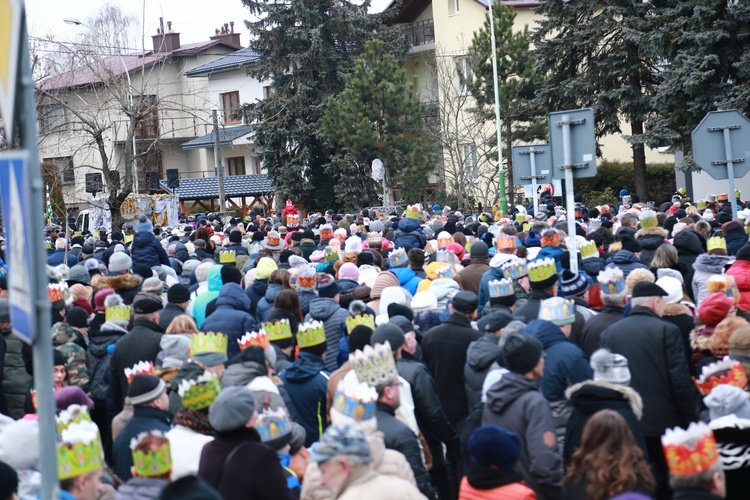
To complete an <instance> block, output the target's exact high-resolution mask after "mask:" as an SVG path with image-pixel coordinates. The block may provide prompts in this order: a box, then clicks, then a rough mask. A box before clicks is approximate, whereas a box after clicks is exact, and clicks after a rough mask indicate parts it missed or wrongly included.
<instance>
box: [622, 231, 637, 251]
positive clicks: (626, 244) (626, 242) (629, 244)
mask: <svg viewBox="0 0 750 500" xmlns="http://www.w3.org/2000/svg"><path fill="white" fill-rule="evenodd" d="M620 241H621V242H622V249H623V250H627V251H629V252H633V253H638V252H640V251H641V250H642V248H641V244H640V243H638V241H637V240H636V239H635V237H634V236H633V235H632V234H630V233H629V232H625V233H624V234H623V235H622V236H621V238H620Z"/></svg>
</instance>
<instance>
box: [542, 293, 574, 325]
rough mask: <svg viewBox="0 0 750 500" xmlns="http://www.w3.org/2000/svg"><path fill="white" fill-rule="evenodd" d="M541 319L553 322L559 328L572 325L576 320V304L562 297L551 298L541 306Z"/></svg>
mask: <svg viewBox="0 0 750 500" xmlns="http://www.w3.org/2000/svg"><path fill="white" fill-rule="evenodd" d="M539 319H543V320H545V321H551V322H552V323H554V324H556V325H558V326H562V325H567V324H569V323H572V322H574V321H575V319H576V309H575V304H574V302H573V301H572V300H568V299H564V298H562V297H550V298H549V299H547V300H543V301H542V302H541V304H539Z"/></svg>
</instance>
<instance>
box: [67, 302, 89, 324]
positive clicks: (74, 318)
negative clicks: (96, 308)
mask: <svg viewBox="0 0 750 500" xmlns="http://www.w3.org/2000/svg"><path fill="white" fill-rule="evenodd" d="M65 321H66V323H68V324H69V325H70V326H72V327H73V328H86V327H87V326H89V313H87V312H86V310H85V309H84V308H82V307H71V308H70V310H69V311H68V314H66V315H65Z"/></svg>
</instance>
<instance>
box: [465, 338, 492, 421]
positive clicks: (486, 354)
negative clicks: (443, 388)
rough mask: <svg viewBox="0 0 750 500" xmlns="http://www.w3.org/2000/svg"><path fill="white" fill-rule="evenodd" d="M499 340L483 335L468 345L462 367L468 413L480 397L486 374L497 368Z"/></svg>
mask: <svg viewBox="0 0 750 500" xmlns="http://www.w3.org/2000/svg"><path fill="white" fill-rule="evenodd" d="M499 341H500V338H499V337H496V336H494V335H485V336H483V337H482V338H480V339H479V340H475V341H474V342H472V343H471V344H469V348H468V349H467V351H466V366H465V367H464V379H465V383H466V399H467V400H468V402H469V411H472V410H473V409H474V408H476V406H477V404H478V403H479V401H480V399H481V395H482V384H483V383H484V379H485V377H487V373H489V371H490V370H491V369H492V368H493V366H494V367H499V366H500V365H499V364H498V358H499V356H500V346H499V344H498V343H499Z"/></svg>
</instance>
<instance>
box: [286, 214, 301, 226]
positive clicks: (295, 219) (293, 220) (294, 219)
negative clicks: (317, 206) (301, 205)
mask: <svg viewBox="0 0 750 500" xmlns="http://www.w3.org/2000/svg"><path fill="white" fill-rule="evenodd" d="M286 225H287V226H293V227H297V226H299V214H290V215H287V216H286Z"/></svg>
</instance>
